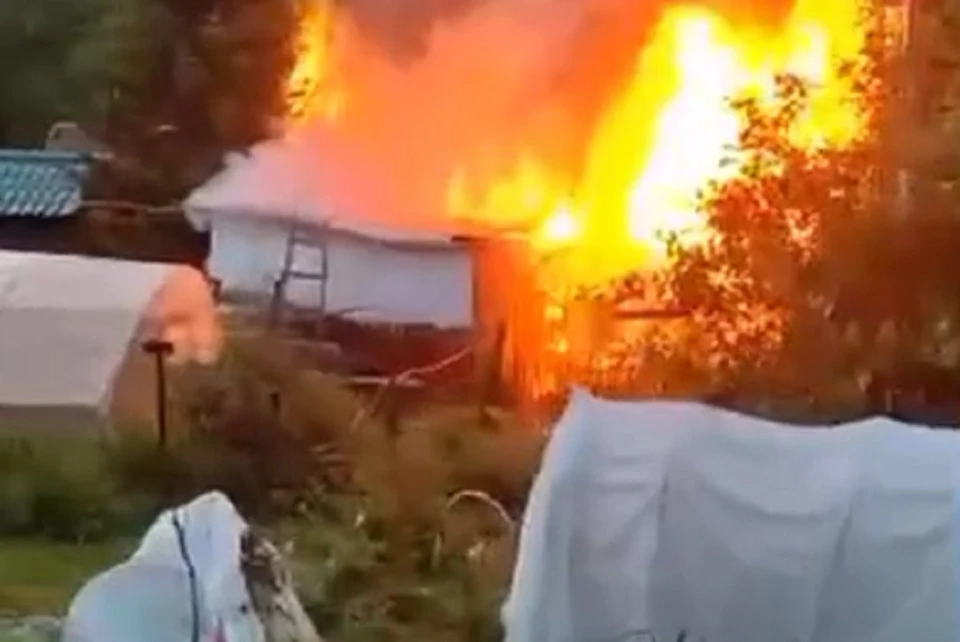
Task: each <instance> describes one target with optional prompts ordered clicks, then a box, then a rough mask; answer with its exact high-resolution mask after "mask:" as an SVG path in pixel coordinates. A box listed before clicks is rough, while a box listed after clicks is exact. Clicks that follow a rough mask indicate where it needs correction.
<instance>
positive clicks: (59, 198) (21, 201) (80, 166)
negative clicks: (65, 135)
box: [0, 149, 91, 218]
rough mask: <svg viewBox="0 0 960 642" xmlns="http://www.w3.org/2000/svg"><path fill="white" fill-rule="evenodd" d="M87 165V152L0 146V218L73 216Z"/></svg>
mask: <svg viewBox="0 0 960 642" xmlns="http://www.w3.org/2000/svg"><path fill="white" fill-rule="evenodd" d="M90 166H91V157H90V155H89V154H83V153H78V152H60V151H50V150H13V149H0V218H10V217H21V216H22V217H44V218H63V217H67V216H72V215H73V214H75V213H76V212H77V210H78V209H80V204H81V203H82V201H83V186H84V182H85V180H86V178H87V176H88V175H89V173H90Z"/></svg>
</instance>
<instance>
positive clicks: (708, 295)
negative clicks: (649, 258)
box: [618, 6, 960, 419]
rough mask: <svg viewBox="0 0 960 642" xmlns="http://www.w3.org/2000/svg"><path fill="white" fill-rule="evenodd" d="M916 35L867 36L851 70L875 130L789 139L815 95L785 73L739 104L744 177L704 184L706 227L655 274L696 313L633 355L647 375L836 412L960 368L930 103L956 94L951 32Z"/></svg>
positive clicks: (786, 408)
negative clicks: (887, 389)
mask: <svg viewBox="0 0 960 642" xmlns="http://www.w3.org/2000/svg"><path fill="white" fill-rule="evenodd" d="M927 10H929V11H933V10H934V9H927ZM935 10H936V11H939V12H942V11H946V9H945V8H944V7H943V6H937V7H935ZM932 24H934V23H933V22H932V21H927V22H924V23H921V25H926V26H918V29H921V28H932V27H930V25H932ZM936 24H937V25H938V26H937V28H938V29H943V28H944V27H943V25H944V24H949V21H942V22H940V23H936ZM874 33H875V34H879V32H874ZM914 38H915V42H923V43H924V45H925V47H924V49H922V50H920V49H911V50H910V51H909V54H910V55H909V56H907V57H904V58H900V57H894V58H890V57H888V56H887V52H885V51H884V53H883V55H881V53H880V52H881V48H880V40H879V37H874V38H871V39H870V47H871V50H870V51H868V52H866V53H867V54H868V55H867V56H866V57H865V58H864V60H865V61H867V62H868V63H869V64H867V66H866V67H861V68H860V69H859V70H853V69H851V72H854V71H855V72H856V73H855V75H854V76H852V77H854V78H856V79H857V80H858V84H859V86H858V94H859V96H860V98H861V100H862V103H863V105H864V106H865V107H866V108H867V113H868V115H869V121H870V126H869V128H868V132H869V133H870V135H868V136H864V137H862V138H860V139H859V140H856V141H854V142H853V144H851V145H847V146H843V147H829V148H823V149H809V148H805V147H800V146H797V145H795V144H793V142H792V140H791V135H790V133H791V131H792V130H793V129H794V127H795V125H796V123H797V121H798V118H800V116H801V114H803V113H804V110H805V107H806V105H807V101H808V99H809V91H808V89H809V88H808V87H807V86H805V85H804V83H802V82H800V81H799V80H797V79H795V78H781V79H780V82H779V95H778V99H777V100H776V101H775V103H774V104H773V105H772V106H771V105H770V104H769V103H767V104H761V103H758V102H756V101H752V100H744V101H739V102H738V107H739V109H740V113H741V115H742V116H743V129H742V132H741V139H740V145H739V152H740V153H742V154H743V157H744V158H745V165H744V171H743V173H742V174H741V175H740V176H739V177H738V178H735V179H734V180H730V181H725V182H723V183H718V184H716V185H713V186H711V187H710V188H709V189H707V190H706V191H705V194H704V197H703V209H704V212H705V214H706V216H707V218H708V220H709V223H710V226H711V228H712V229H713V232H714V234H713V237H712V239H711V240H710V241H709V242H708V243H706V244H704V245H701V246H695V247H687V248H682V247H679V246H677V247H676V248H675V250H674V256H675V265H674V267H673V269H671V270H670V271H669V272H667V273H666V274H665V275H664V280H663V283H661V286H662V287H663V288H664V291H665V292H667V293H669V295H670V296H672V297H674V298H675V302H676V303H677V305H678V306H679V307H680V308H681V309H684V310H687V311H689V313H690V315H691V317H690V319H688V321H687V322H686V323H685V324H684V327H683V328H682V329H681V330H679V331H678V330H676V329H675V328H674V329H671V332H672V340H668V341H663V342H659V343H657V342H652V341H649V340H647V341H645V346H644V348H643V350H642V351H643V352H644V353H645V354H644V356H645V357H646V361H645V363H646V364H647V365H648V366H649V367H648V369H649V370H656V372H657V374H658V376H661V377H663V378H665V379H670V378H677V380H676V381H667V383H666V385H665V386H664V387H665V388H666V389H667V390H670V391H673V392H680V393H685V394H703V393H704V392H706V391H713V392H719V393H722V396H723V397H725V401H726V402H728V403H735V404H737V405H743V406H747V407H750V408H752V409H755V410H757V409H759V410H766V411H769V412H774V413H776V414H778V415H780V416H785V415H786V416H794V417H797V418H805V419H810V418H814V417H819V418H823V417H825V416H826V417H833V418H837V417H841V416H846V415H848V414H849V413H856V412H858V411H862V409H863V407H864V406H865V405H866V404H867V402H868V399H867V398H866V389H867V388H868V384H869V382H870V381H871V380H877V379H879V378H885V379H887V380H894V381H896V380H898V379H901V380H902V379H903V378H905V377H907V376H913V375H908V374H907V373H912V372H917V371H918V370H920V368H918V365H917V364H926V365H925V366H924V368H925V369H926V370H927V371H933V372H935V373H938V374H935V375H934V377H933V378H939V379H944V378H946V377H953V375H954V374H955V373H956V372H958V371H960V300H958V297H957V294H958V293H960V278H958V277H960V218H958V216H960V199H958V196H957V192H956V189H955V185H954V184H953V183H952V182H951V181H952V176H953V175H954V174H955V170H956V169H957V164H956V159H957V157H956V154H955V152H954V150H952V149H951V147H952V146H953V145H952V143H953V141H954V140H955V138H952V137H951V134H952V133H953V132H955V131H956V130H951V129H950V126H951V123H950V119H949V118H947V117H946V115H945V114H947V112H946V111H944V110H941V109H939V108H938V107H936V106H937V105H941V104H943V103H944V102H947V101H948V99H949V97H950V92H951V91H955V88H956V73H955V70H954V69H953V68H951V66H950V65H947V64H944V61H945V60H949V59H950V57H951V56H952V55H955V52H956V51H957V50H958V49H957V43H958V42H960V41H958V40H957V39H951V38H940V39H938V40H937V42H939V43H940V46H939V47H932V46H929V45H930V43H931V42H933V41H934V39H933V38H932V37H926V36H924V32H922V31H921V32H918V33H915V34H914ZM951 49H952V52H951ZM932 114H933V115H932ZM904 170H906V171H908V172H909V173H910V175H911V176H912V177H913V181H912V189H911V191H910V193H909V196H910V198H909V200H908V201H907V202H906V204H907V206H908V207H907V209H906V211H904V209H903V208H902V207H901V205H902V204H903V200H902V198H901V197H902V195H903V194H902V190H901V182H900V181H899V177H900V176H901V175H902V172H903V171H904ZM634 281H635V280H633V281H631V280H628V282H627V283H625V284H624V288H623V290H622V291H621V292H619V293H618V296H621V297H626V296H630V295H631V293H632V290H633V289H635V287H636V285H635V283H634ZM678 337H681V338H680V339H679V340H678ZM651 345H652V346H654V349H653V350H652V352H653V353H654V354H652V355H651V354H649V353H650V352H651V349H650V346H651ZM957 405H958V407H960V404H957Z"/></svg>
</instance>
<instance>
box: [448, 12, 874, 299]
mask: <svg viewBox="0 0 960 642" xmlns="http://www.w3.org/2000/svg"><path fill="white" fill-rule="evenodd" d="M860 7H861V4H860V2H859V0H835V2H829V3H827V2H823V1H822V0H799V1H798V3H797V5H796V6H795V7H794V10H793V12H792V13H791V15H790V17H789V19H788V20H787V21H786V22H785V24H784V25H783V26H782V28H780V29H778V30H776V31H773V30H771V29H769V28H766V27H762V26H756V25H755V26H748V27H744V26H742V25H737V26H734V25H732V24H731V23H729V22H728V21H726V20H725V19H724V18H723V17H722V16H721V15H719V14H718V13H716V12H714V11H712V10H710V9H707V8H704V7H699V6H679V7H674V8H672V9H670V10H668V12H667V13H666V14H665V15H664V17H663V18H662V20H661V22H660V24H659V25H658V27H657V29H656V30H655V32H654V35H653V37H652V38H651V40H650V41H649V42H648V44H647V45H646V47H645V48H644V49H643V51H642V52H641V53H640V55H639V56H638V58H637V62H636V65H635V69H634V74H633V76H632V78H631V80H630V82H629V83H628V84H627V85H626V86H625V87H624V89H623V91H622V92H621V93H620V95H619V97H618V99H617V100H615V101H614V102H613V103H612V104H611V105H610V106H609V107H608V108H607V110H606V112H605V113H604V115H603V117H602V119H601V121H600V123H599V125H598V127H597V129H596V131H595V134H594V137H593V140H592V142H591V144H590V146H589V148H588V150H587V158H586V163H585V169H584V172H583V175H582V176H581V177H580V180H579V181H578V182H577V183H576V184H570V183H569V182H568V181H565V180H563V178H562V177H561V176H559V175H556V174H554V173H551V172H550V171H549V169H548V168H547V167H545V166H544V165H537V163H536V161H535V159H532V158H530V156H529V155H527V156H524V158H523V159H522V161H521V162H519V163H518V164H517V166H516V168H515V169H514V170H513V171H512V172H510V173H507V174H504V175H503V176H502V177H501V178H500V179H499V180H497V181H494V182H492V183H491V184H489V185H488V186H487V187H486V189H485V190H481V191H480V194H479V196H477V195H474V197H473V198H472V199H471V198H468V196H469V195H468V194H467V191H466V189H465V187H464V186H465V178H464V175H463V174H462V173H461V174H460V175H459V181H458V183H457V190H456V196H457V199H456V207H454V208H452V211H453V213H454V214H455V215H459V216H466V217H470V218H477V219H481V220H484V221H486V222H488V223H497V222H500V221H503V220H504V217H505V213H509V215H510V216H511V217H513V219H514V220H517V219H521V220H526V221H539V222H540V223H539V225H538V228H539V229H538V232H537V234H535V239H538V240H540V241H544V240H546V241H550V242H551V243H548V245H551V246H556V245H563V246H570V253H572V254H577V255H579V256H570V257H569V258H568V260H567V261H566V263H565V264H564V268H563V269H565V270H567V271H568V273H567V274H566V275H565V276H566V277H567V279H568V280H570V281H571V282H579V283H582V284H593V283H598V282H602V281H606V280H608V279H610V278H611V277H614V276H616V275H618V274H623V273H625V272H629V271H635V270H637V269H639V268H643V267H655V266H657V265H659V264H660V263H661V262H662V259H663V257H664V255H665V253H664V250H665V249H666V247H667V242H668V240H669V239H670V238H671V237H673V238H676V239H677V240H679V241H680V242H686V243H693V242H698V241H699V240H701V239H703V238H705V237H706V236H707V235H708V233H709V231H708V230H707V229H706V226H705V223H704V221H703V218H702V215H701V213H700V212H698V210H697V205H698V202H699V193H700V191H701V190H702V189H704V188H705V187H706V186H707V185H708V184H709V183H710V182H711V181H717V180H720V181H722V180H724V179H727V178H730V177H733V176H735V175H736V174H737V173H738V172H739V171H741V166H740V165H739V163H738V160H737V158H736V155H735V151H734V148H735V146H736V144H737V142H738V135H739V129H740V121H739V116H738V114H737V113H736V111H735V110H734V109H733V108H732V106H731V104H730V100H731V99H732V98H735V97H737V96H740V95H743V94H750V95H754V96H757V97H758V98H760V99H761V100H762V99H763V98H765V97H772V95H773V89H774V85H775V79H776V76H777V75H778V74H782V73H791V74H795V75H798V76H800V77H803V78H805V79H807V80H809V81H810V83H811V84H812V87H813V92H812V95H811V101H810V107H809V110H808V112H807V113H805V114H803V115H802V117H801V118H800V120H799V123H798V125H797V127H796V130H795V131H794V132H793V136H794V137H795V139H796V141H797V142H798V143H800V144H802V145H805V146H822V145H842V144H845V143H847V142H849V141H850V140H852V139H854V138H856V136H857V135H859V134H860V133H861V132H862V130H863V114H862V113H861V111H860V109H859V107H858V106H857V105H856V104H855V103H854V102H853V101H852V95H853V94H852V86H851V85H850V84H849V82H848V81H847V80H846V79H845V78H844V77H842V74H841V63H843V62H846V61H849V60H851V59H854V58H856V56H858V55H859V52H860V51H861V50H862V47H863V44H864V33H863V29H862V27H861V22H860ZM451 202H454V200H453V199H451ZM574 213H576V215H574ZM540 246H541V247H542V246H543V243H542V242H541V243H540Z"/></svg>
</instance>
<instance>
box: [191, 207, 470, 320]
mask: <svg viewBox="0 0 960 642" xmlns="http://www.w3.org/2000/svg"><path fill="white" fill-rule="evenodd" d="M288 230H289V227H288V224H286V223H281V222H275V221H262V220H259V221H258V220H252V219H249V218H232V219H230V220H225V219H224V218H219V219H218V218H214V219H213V221H212V223H211V247H210V258H209V259H208V269H209V271H210V273H211V275H212V276H213V277H214V278H217V279H219V280H220V281H221V283H222V287H223V291H224V292H225V293H241V294H246V295H260V296H263V297H269V295H270V294H271V293H272V290H273V283H274V281H275V279H276V278H277V276H278V275H279V273H280V269H281V267H282V265H283V257H284V252H285V251H286V243H287V236H288ZM327 252H328V254H327V261H328V266H329V276H328V280H327V284H326V289H327V311H328V312H331V313H338V312H343V311H349V312H351V316H353V317H354V318H357V319H362V320H367V321H376V322H392V323H431V324H434V325H437V326H440V327H468V326H470V325H471V324H472V323H473V265H472V259H471V254H470V251H469V250H468V248H465V247H457V246H451V247H450V248H444V249H432V248H431V249H419V248H417V249H411V248H401V247H397V246H389V245H383V244H381V243H378V242H376V241H373V240H370V239H364V238H360V237H356V236H352V235H348V234H342V233H331V234H330V235H329V240H328V250H327ZM320 258H321V254H320V251H319V250H315V249H312V248H305V247H302V246H301V247H298V248H297V251H296V259H297V260H296V267H297V269H300V270H303V271H310V272H317V271H319V268H320ZM319 288H320V284H319V283H318V282H316V281H297V280H294V281H291V283H290V285H289V286H288V288H287V300H288V301H290V302H292V303H294V304H298V305H303V306H309V307H315V306H317V304H318V303H319Z"/></svg>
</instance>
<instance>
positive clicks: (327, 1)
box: [286, 0, 346, 125]
mask: <svg viewBox="0 0 960 642" xmlns="http://www.w3.org/2000/svg"><path fill="white" fill-rule="evenodd" d="M301 10H302V13H301V16H300V20H299V23H298V25H297V27H298V30H297V34H296V37H295V40H294V42H295V49H296V57H295V60H294V63H293V68H292V69H291V70H290V74H289V76H288V78H287V83H286V102H287V113H286V116H287V121H288V122H289V123H290V124H293V125H296V124H301V123H306V122H309V121H312V120H316V119H318V118H322V119H324V120H328V121H335V120H336V119H337V118H339V117H340V115H341V113H343V110H344V108H345V104H346V92H345V90H344V85H343V84H342V83H340V82H339V79H338V78H337V77H336V71H337V67H336V65H335V60H334V58H335V53H336V52H335V49H334V43H333V33H334V31H333V30H334V26H335V23H334V20H335V19H336V15H335V9H334V6H333V2H332V0H307V2H306V4H304V5H302V7H301Z"/></svg>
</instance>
